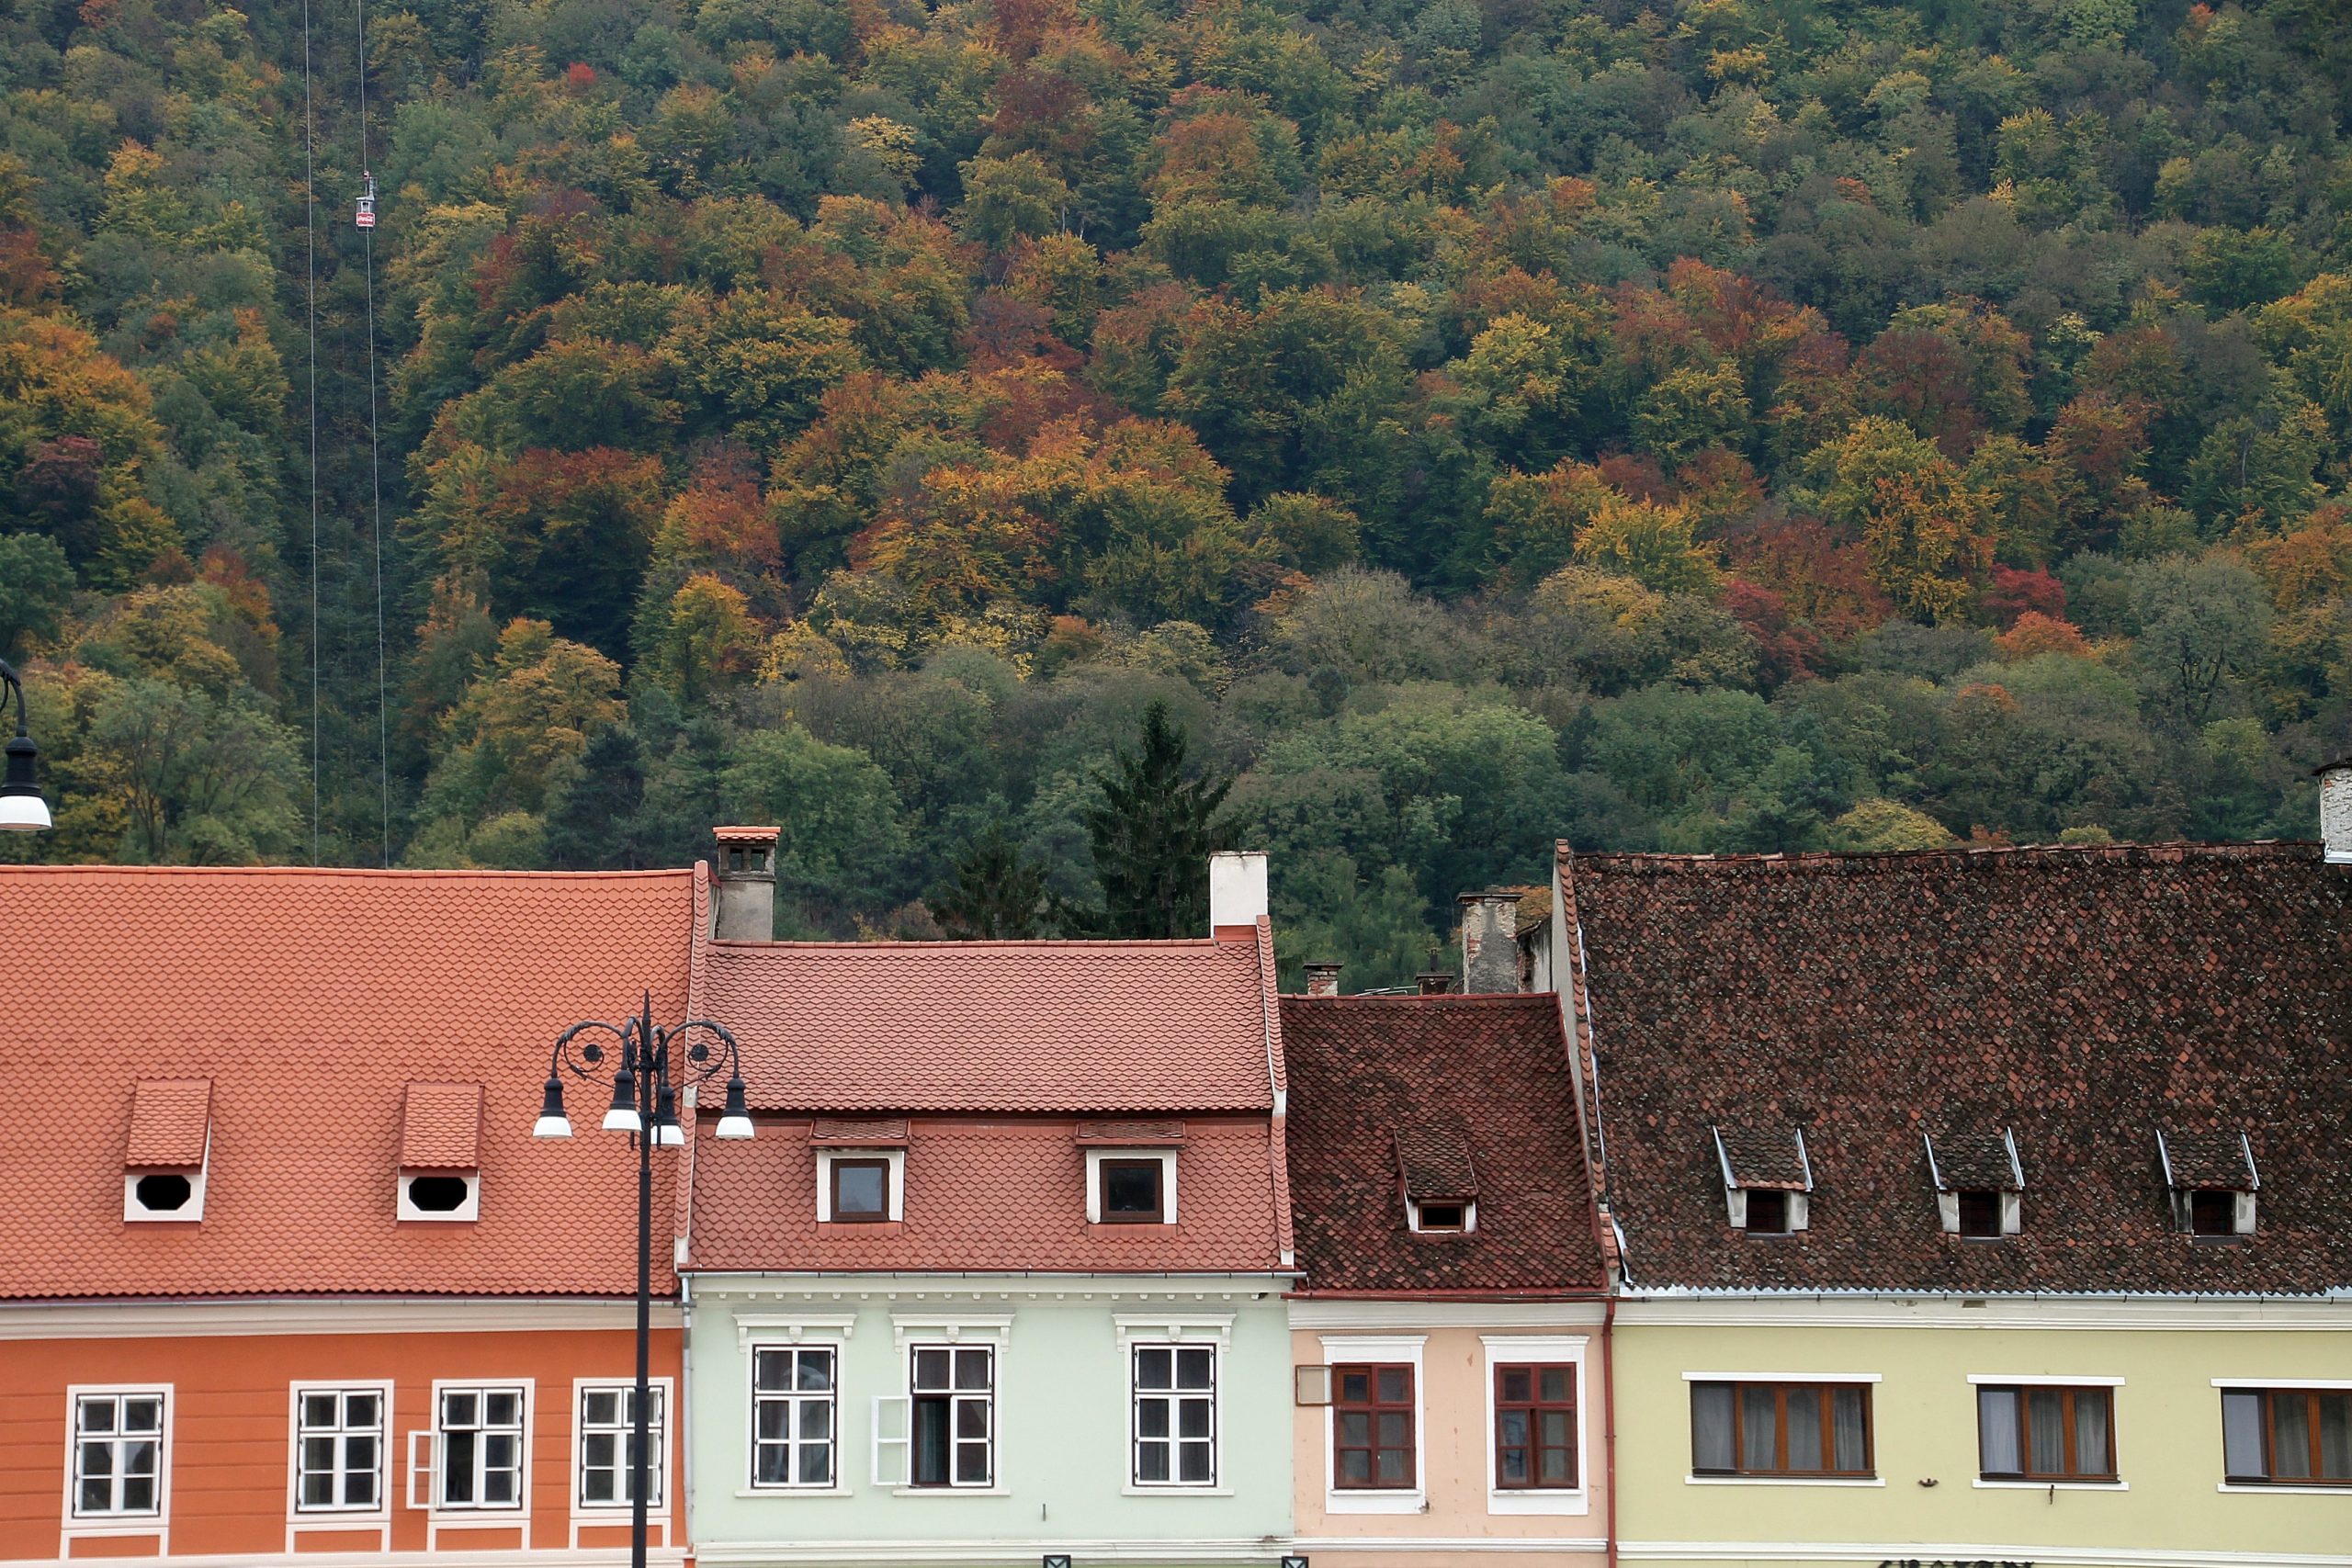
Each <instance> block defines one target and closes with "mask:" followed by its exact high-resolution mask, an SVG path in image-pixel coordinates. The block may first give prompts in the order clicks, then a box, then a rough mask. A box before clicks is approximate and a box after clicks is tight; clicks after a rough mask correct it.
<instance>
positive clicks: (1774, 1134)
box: [1713, 1123, 1812, 1192]
mask: <svg viewBox="0 0 2352 1568" xmlns="http://www.w3.org/2000/svg"><path fill="white" fill-rule="evenodd" d="M1713 1133H1714V1136H1715V1139H1716V1141H1717V1142H1718V1143H1720V1144H1721V1145H1723V1158H1722V1161H1721V1163H1722V1164H1723V1165H1724V1166H1726V1167H1728V1170H1727V1172H1726V1175H1727V1178H1728V1179H1727V1180H1726V1181H1725V1183H1724V1185H1726V1186H1729V1187H1741V1188H1755V1189H1759V1190H1771V1189H1778V1190H1782V1191H1790V1192H1802V1191H1804V1190H1805V1189H1806V1188H1807V1187H1808V1186H1810V1185H1811V1184H1812V1178H1811V1177H1810V1176H1809V1175H1808V1174H1807V1172H1806V1162H1805V1156H1804V1141H1803V1140H1804V1135H1803V1134H1800V1133H1799V1132H1798V1131H1797V1130H1796V1129H1795V1128H1794V1127H1792V1126H1789V1125H1787V1124H1785V1123H1781V1124H1776V1125H1773V1126H1770V1127H1758V1126H1746V1127H1737V1126H1734V1127H1716V1128H1714V1129H1713Z"/></svg>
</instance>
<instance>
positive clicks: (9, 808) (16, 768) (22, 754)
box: [0, 659, 49, 833]
mask: <svg viewBox="0 0 2352 1568" xmlns="http://www.w3.org/2000/svg"><path fill="white" fill-rule="evenodd" d="M10 694H14V695H15V697H16V699H17V736H16V739H13V740H11V741H9V742H8V749H7V750H8V776H7V779H6V782H5V783H0V831H8V832H17V833H38V832H40V830H41V829H44V828H46V827H48V826H49V802H47V801H45V800H43V799H42V798H41V797H40V784H38V783H37V782H35V780H34V778H33V758H34V756H35V755H36V754H37V749H36V748H35V747H34V745H33V739H32V737H31V736H29V735H28V734H26V733H25V683H24V682H22V681H19V680H18V679H17V671H15V670H14V669H12V668H11V667H10V666H9V663H8V661H7V660H5V659H0V713H6V712H7V711H8V698H9V696H10Z"/></svg>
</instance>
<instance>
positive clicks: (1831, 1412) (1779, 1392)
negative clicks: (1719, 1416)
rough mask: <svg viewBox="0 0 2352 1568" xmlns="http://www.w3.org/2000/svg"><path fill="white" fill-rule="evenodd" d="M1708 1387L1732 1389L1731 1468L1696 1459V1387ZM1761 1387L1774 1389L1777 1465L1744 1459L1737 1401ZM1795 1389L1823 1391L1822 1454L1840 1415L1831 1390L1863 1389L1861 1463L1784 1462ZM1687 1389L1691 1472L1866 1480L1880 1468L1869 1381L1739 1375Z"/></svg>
mask: <svg viewBox="0 0 2352 1568" xmlns="http://www.w3.org/2000/svg"><path fill="white" fill-rule="evenodd" d="M1706 1388H1728V1389H1730V1390H1731V1391H1732V1398H1731V1457H1732V1467H1731V1468H1730V1469H1729V1470H1720V1469H1705V1468H1702V1467H1701V1465H1700V1463H1699V1422H1698V1407H1697V1404H1696V1401H1697V1399H1698V1393H1699V1391H1700V1390H1701V1389H1706ZM1761 1389H1770V1390H1771V1391H1772V1448H1773V1455H1772V1457H1773V1458H1774V1460H1776V1461H1781V1464H1780V1466H1779V1467H1777V1468H1776V1467H1774V1466H1770V1465H1767V1466H1762V1467H1758V1466H1756V1465H1752V1464H1750V1463H1749V1462H1748V1457H1747V1421H1746V1419H1745V1413H1744V1412H1743V1411H1742V1410H1741V1408H1740V1405H1741V1402H1742V1399H1743V1397H1744V1396H1745V1395H1747V1394H1748V1393H1753V1392H1756V1391H1758V1390H1761ZM1794 1389H1812V1390H1814V1391H1815V1393H1819V1394H1820V1395H1821V1401H1822V1405H1821V1439H1822V1456H1823V1457H1824V1458H1825V1459H1826V1458H1828V1457H1829V1456H1830V1455H1832V1454H1833V1453H1835V1452H1836V1450H1837V1438H1836V1422H1837V1418H1838V1417H1837V1406H1836V1404H1835V1400H1834V1397H1833V1396H1834V1395H1836V1394H1838V1393H1844V1392H1846V1391H1848V1390H1851V1391H1853V1392H1855V1393H1859V1394H1860V1395H1861V1400H1862V1464H1861V1468H1860V1469H1859V1470H1832V1469H1815V1470H1797V1469H1793V1468H1790V1467H1788V1466H1787V1464H1786V1461H1787V1458H1788V1452H1789V1393H1790V1391H1792V1390H1794ZM1691 1399H1692V1402H1693V1403H1692V1406H1691V1474H1693V1475H1716V1476H1736V1477H1739V1478H1741V1479H1753V1480H1761V1481H1778V1480H1791V1481H1868V1480H1871V1479H1874V1478H1875V1477H1876V1476H1877V1474H1878V1421H1877V1412H1876V1411H1875V1410H1874V1409H1873V1408H1872V1404H1873V1401H1872V1400H1871V1385H1870V1384H1869V1383H1866V1382H1848V1381H1844V1380H1837V1379H1833V1380H1830V1381H1828V1382H1810V1381H1807V1380H1804V1379H1798V1380H1795V1381H1792V1382H1756V1381H1747V1380H1742V1381H1740V1382H1693V1383H1692V1384H1691Z"/></svg>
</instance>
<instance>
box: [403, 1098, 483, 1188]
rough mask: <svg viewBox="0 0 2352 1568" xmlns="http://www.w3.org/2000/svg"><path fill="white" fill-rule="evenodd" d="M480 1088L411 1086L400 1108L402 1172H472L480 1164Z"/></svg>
mask: <svg viewBox="0 0 2352 1568" xmlns="http://www.w3.org/2000/svg"><path fill="white" fill-rule="evenodd" d="M480 1164H481V1085H480V1084H478V1083H413V1084H411V1085H409V1086H408V1095H407V1098H406V1100H404V1101H403V1102H402V1104H401V1169H402V1170H472V1169H474V1168H477V1167H478V1166H479V1165H480Z"/></svg>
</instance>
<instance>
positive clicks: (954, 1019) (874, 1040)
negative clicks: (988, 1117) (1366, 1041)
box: [695, 939, 1273, 1114]
mask: <svg viewBox="0 0 2352 1568" xmlns="http://www.w3.org/2000/svg"><path fill="white" fill-rule="evenodd" d="M1262 950H1263V943H1261V942H1212V941H1208V940H1205V939H1204V940H1202V941H1198V942H773V943H768V942H714V943H711V944H709V945H708V946H707V948H706V950H705V957H704V960H703V962H704V965H705V967H704V973H703V975H702V976H701V980H700V984H699V986H698V987H697V989H696V992H695V1003H696V1006H698V1007H699V1008H700V1009H701V1010H702V1015H703V1016H704V1017H707V1018H713V1019H717V1020H718V1021H721V1022H723V1023H725V1024H726V1025H727V1027H728V1028H729V1029H730V1030H732V1031H733V1032H734V1033H735V1035H736V1038H737V1039H738V1040H740V1041H741V1043H742V1048H743V1077H744V1078H745V1080H746V1082H747V1083H748V1085H749V1087H750V1091H751V1102H752V1106H753V1107H754V1108H755V1109H765V1110H772V1111H844V1112H875V1111H1048V1112H1052V1111H1060V1112H1069V1111H1107V1112H1112V1113H1118V1114H1138V1113H1141V1114H1149V1113H1152V1112H1161V1111H1266V1110H1270V1109H1271V1108H1272V1103H1273V1096H1272V1086H1271V1085H1270V1083H1269V1068H1268V1061H1267V1058H1268V1054H1269V1040H1268V1030H1269V1028H1270V1023H1269V1019H1268V1003H1267V991H1268V988H1269V987H1268V984H1267V977H1266V976H1265V975H1264V973H1263V970H1262V968H1261V957H1262V956H1263V953H1262Z"/></svg>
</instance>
